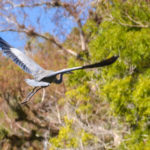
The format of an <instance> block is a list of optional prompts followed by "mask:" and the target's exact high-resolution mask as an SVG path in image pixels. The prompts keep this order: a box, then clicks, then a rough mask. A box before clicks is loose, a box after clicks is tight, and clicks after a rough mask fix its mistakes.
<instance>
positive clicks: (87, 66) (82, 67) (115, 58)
mask: <svg viewBox="0 0 150 150" xmlns="http://www.w3.org/2000/svg"><path fill="white" fill-rule="evenodd" d="M118 57H119V56H112V57H111V58H109V59H106V60H103V61H101V62H98V63H95V64H90V65H85V66H80V67H73V68H68V69H63V70H59V71H56V72H55V73H54V74H55V75H57V74H62V73H69V72H71V71H74V70H79V69H88V68H97V67H103V66H108V65H111V64H112V63H114V62H115V61H116V60H117V59H118Z"/></svg>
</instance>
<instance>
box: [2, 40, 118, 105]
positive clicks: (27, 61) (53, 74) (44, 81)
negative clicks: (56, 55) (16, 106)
mask: <svg viewBox="0 0 150 150" xmlns="http://www.w3.org/2000/svg"><path fill="white" fill-rule="evenodd" d="M0 48H1V49H2V51H3V53H4V54H6V55H7V56H8V57H9V58H11V59H12V60H13V61H14V62H15V63H16V64H17V65H18V66H20V68H22V69H23V70H24V71H25V72H27V73H29V74H31V75H32V76H33V77H34V78H33V79H25V81H26V83H27V84H28V85H30V86H32V87H34V89H33V90H32V92H30V93H29V94H28V96H27V98H26V99H25V101H23V103H26V102H27V101H28V100H29V99H30V98H31V97H32V96H33V95H34V94H35V93H36V92H37V91H38V90H40V89H41V88H44V87H47V86H49V85H50V84H51V83H56V84H60V83H61V82H62V80H63V74H66V73H70V72H72V71H75V70H79V69H88V68H96V67H103V66H107V65H110V64H112V63H114V62H115V61H116V60H117V58H118V56H113V57H111V58H109V59H106V60H104V61H101V62H98V63H95V64H90V65H85V66H79V67H73V68H67V69H62V70H58V71H52V70H45V69H43V68H42V67H41V66H39V65H38V64H37V63H35V62H34V61H33V60H32V59H31V58H29V57H28V56H27V55H25V54H24V53H23V52H22V51H20V50H18V49H16V48H13V47H12V46H10V45H9V44H8V43H7V42H6V41H4V40H3V39H2V38H0ZM57 75H60V77H59V79H57Z"/></svg>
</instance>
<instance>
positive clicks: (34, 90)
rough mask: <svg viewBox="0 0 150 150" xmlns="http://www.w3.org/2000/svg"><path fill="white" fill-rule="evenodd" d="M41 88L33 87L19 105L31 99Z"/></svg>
mask: <svg viewBox="0 0 150 150" xmlns="http://www.w3.org/2000/svg"><path fill="white" fill-rule="evenodd" d="M42 88H43V87H39V88H37V87H35V88H34V89H33V90H32V91H31V92H30V93H29V94H28V95H27V97H26V98H25V100H24V101H23V102H21V104H25V103H27V102H28V101H29V100H30V99H31V98H32V96H34V94H35V93H37V92H38V91H39V90H40V89H42Z"/></svg>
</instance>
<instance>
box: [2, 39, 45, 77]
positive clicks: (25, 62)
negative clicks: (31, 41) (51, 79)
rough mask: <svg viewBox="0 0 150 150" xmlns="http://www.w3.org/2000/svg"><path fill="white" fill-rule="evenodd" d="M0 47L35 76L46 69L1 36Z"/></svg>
mask: <svg viewBox="0 0 150 150" xmlns="http://www.w3.org/2000/svg"><path fill="white" fill-rule="evenodd" d="M0 48H2V51H3V52H4V54H6V55H7V56H8V57H9V58H11V59H12V60H13V61H14V62H15V63H16V64H17V65H19V66H20V67H21V68H22V69H23V70H24V71H25V72H27V73H30V74H32V75H33V76H34V75H35V74H36V73H38V72H40V71H43V70H44V69H43V68H42V67H40V66H39V65H38V64H37V63H35V62H34V61H33V60H32V59H31V58H29V57H28V56H27V55H26V54H24V53H23V52H21V51H20V50H18V49H16V48H13V47H12V46H10V45H9V44H8V43H7V42H6V41H4V40H3V39H2V38H0Z"/></svg>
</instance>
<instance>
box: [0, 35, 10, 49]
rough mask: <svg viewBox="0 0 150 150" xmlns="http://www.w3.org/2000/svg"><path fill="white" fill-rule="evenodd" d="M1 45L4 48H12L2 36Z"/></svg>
mask: <svg viewBox="0 0 150 150" xmlns="http://www.w3.org/2000/svg"><path fill="white" fill-rule="evenodd" d="M0 47H1V48H2V49H9V48H11V46H10V45H9V44H8V43H7V42H6V41H5V40H3V39H2V38H1V37H0Z"/></svg>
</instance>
